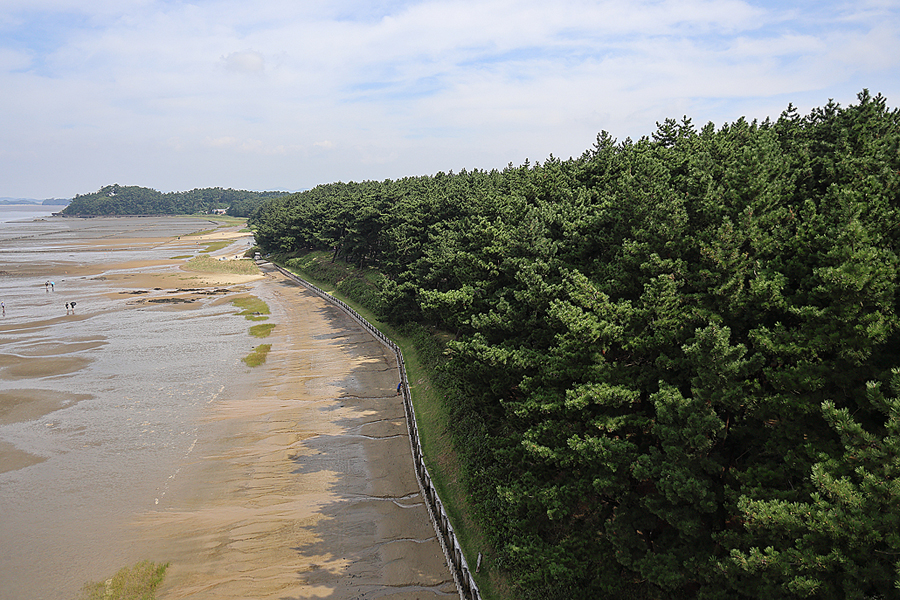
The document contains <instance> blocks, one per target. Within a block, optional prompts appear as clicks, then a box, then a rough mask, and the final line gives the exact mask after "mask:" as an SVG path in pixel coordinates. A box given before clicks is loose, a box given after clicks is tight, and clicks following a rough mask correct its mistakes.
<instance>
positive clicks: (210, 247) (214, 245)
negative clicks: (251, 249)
mask: <svg viewBox="0 0 900 600" xmlns="http://www.w3.org/2000/svg"><path fill="white" fill-rule="evenodd" d="M230 245H231V240H215V241H212V242H203V246H204V248H203V250H201V251H200V252H204V253H209V252H215V251H216V250H221V249H222V248H227V247H228V246H230Z"/></svg>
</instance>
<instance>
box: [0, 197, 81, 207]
mask: <svg viewBox="0 0 900 600" xmlns="http://www.w3.org/2000/svg"><path fill="white" fill-rule="evenodd" d="M71 201H72V199H71V198H49V199H47V200H35V199H34V198H9V197H3V198H0V205H2V206H9V205H10V204H14V205H22V204H39V205H41V206H57V205H59V206H65V205H66V204H68V203H69V202H71Z"/></svg>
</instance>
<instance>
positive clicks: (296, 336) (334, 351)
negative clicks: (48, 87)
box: [0, 239, 456, 600]
mask: <svg viewBox="0 0 900 600" xmlns="http://www.w3.org/2000/svg"><path fill="white" fill-rule="evenodd" d="M141 242H142V243H147V244H160V243H166V240H163V239H152V240H148V239H142V240H141ZM133 243H134V240H129V244H133ZM232 253H233V252H232ZM70 266H71V265H70ZM159 266H168V265H165V264H158V265H157V267H159ZM150 267H151V265H146V264H142V265H141V268H142V272H141V273H140V274H137V275H135V274H134V273H129V274H128V276H124V275H122V274H121V273H118V274H111V275H110V276H108V277H107V276H106V275H104V279H103V281H104V285H106V286H108V290H107V294H108V295H109V296H110V297H111V298H117V297H118V298H119V301H121V302H133V301H136V300H146V299H147V298H149V297H157V298H165V297H172V296H179V297H182V298H186V299H191V298H192V297H193V299H194V300H198V302H210V301H211V302H213V303H215V302H227V301H228V299H229V298H230V297H233V296H234V295H237V294H246V293H251V294H254V295H256V296H259V297H260V298H262V299H263V300H265V301H266V302H267V303H268V304H269V306H270V308H271V309H272V315H271V319H270V320H269V322H270V323H275V324H276V325H277V326H276V328H275V330H274V331H273V334H272V335H271V336H270V337H269V338H266V339H265V340H254V343H269V344H271V345H272V349H271V351H270V353H269V355H268V358H267V362H266V363H265V365H263V366H261V367H257V368H255V369H253V370H250V369H246V368H243V370H242V371H241V372H242V373H244V374H243V375H240V374H237V375H236V374H235V373H227V374H223V379H222V380H223V381H227V382H228V385H227V386H224V385H223V386H222V387H221V389H220V390H219V392H217V393H215V394H213V395H212V396H211V397H210V399H208V400H206V401H205V405H204V406H203V407H202V412H201V416H200V417H199V422H198V423H197V428H196V431H197V435H196V439H194V440H193V443H192V444H191V445H190V448H189V449H188V451H187V452H186V453H184V454H182V455H181V456H180V458H178V459H175V460H172V461H171V463H170V464H169V463H167V464H165V465H162V466H161V467H160V468H159V469H157V470H158V471H160V472H163V473H168V477H164V478H162V479H161V480H160V481H158V482H156V483H153V484H148V489H155V492H154V495H155V498H154V499H153V502H152V503H150V502H148V503H147V504H141V505H138V506H135V507H133V510H132V511H130V515H123V516H122V518H121V519H120V520H119V521H118V522H113V523H87V524H86V523H70V525H71V527H72V531H71V532H65V531H60V532H59V539H60V540H61V543H63V542H62V540H67V542H66V543H74V544H77V543H78V541H79V532H80V531H82V530H86V531H90V530H91V529H94V530H96V529H102V528H104V527H106V529H107V530H106V531H104V548H103V550H104V553H105V554H106V555H107V556H106V558H105V560H103V561H100V556H99V555H98V557H97V561H96V563H97V567H96V568H94V569H92V568H90V567H88V568H86V569H83V570H81V571H79V573H83V574H84V575H85V576H87V575H88V574H90V576H89V577H86V578H88V579H93V580H102V579H104V578H105V577H108V576H110V575H112V572H110V567H109V565H110V560H109V558H108V555H110V554H112V555H113V556H118V557H119V560H120V561H121V563H120V564H117V566H116V568H118V567H120V566H126V565H128V564H132V563H133V562H135V561H136V560H142V559H149V560H154V561H159V562H169V563H170V568H169V572H168V575H167V578H166V580H165V582H164V584H163V587H162V589H161V590H160V593H159V598H160V600H167V599H175V598H196V599H202V598H209V599H222V598H273V599H274V598H278V599H290V598H362V597H365V598H391V599H396V600H405V599H410V600H411V599H413V598H421V599H425V598H452V597H454V596H456V591H455V588H454V586H453V584H452V579H451V577H450V574H449V572H448V570H447V567H446V565H445V563H444V558H443V555H442V553H441V550H440V547H439V544H438V542H437V540H436V539H435V537H434V530H433V529H432V527H431V524H430V523H429V521H428V517H427V512H426V509H425V507H424V505H423V504H422V499H421V497H420V495H419V491H418V487H417V484H416V481H415V477H414V473H413V467H412V459H411V456H410V450H409V440H408V437H407V435H406V425H405V421H404V415H403V409H402V405H401V403H400V401H399V398H397V397H396V396H395V390H396V384H397V369H396V364H395V360H394V358H393V356H391V355H390V353H389V352H388V351H387V350H386V349H385V348H384V347H383V346H382V345H381V344H379V343H378V342H376V341H375V340H374V338H372V337H371V336H370V335H368V334H366V333H365V332H364V331H363V330H362V329H361V328H360V327H359V326H358V325H357V324H356V323H355V322H354V321H352V320H351V319H350V318H349V317H346V316H345V315H344V314H343V313H341V312H340V311H338V310H337V309H336V308H334V307H332V306H331V305H329V304H328V303H326V302H324V301H323V300H321V299H319V298H317V297H316V296H314V295H312V294H309V293H307V292H305V291H304V290H302V289H301V288H298V287H297V286H296V285H294V284H292V283H290V282H288V281H287V280H285V279H284V278H283V277H282V276H281V275H279V274H277V273H274V272H269V273H267V274H266V275H265V277H264V278H262V279H260V278H256V279H253V278H228V277H220V276H215V275H209V274H185V273H182V272H177V271H176V272H172V271H171V270H170V269H168V270H164V271H163V272H160V273H157V274H153V273H150V272H148V268H150ZM83 271H84V272H85V274H86V275H92V274H97V273H101V274H103V273H105V271H104V269H103V268H98V267H97V266H96V265H92V266H91V267H90V268H85V269H83ZM188 286H190V288H188ZM156 287H158V288H160V289H158V290H157V289H154V288H156ZM203 287H207V288H209V287H218V288H223V287H224V288H227V289H228V292H227V293H222V294H221V295H220V297H217V298H216V299H213V300H210V297H209V296H206V295H204V294H203V293H202V292H198V291H196V288H201V289H202V288H203ZM134 288H142V290H141V292H142V293H141V294H140V295H133V294H122V295H119V294H120V292H123V291H124V292H129V291H135V290H134ZM179 289H182V290H184V289H194V291H180V292H179V291H178V290H179ZM129 306H140V305H136V304H131V305H129ZM196 306H198V304H191V303H184V304H172V305H161V306H159V307H154V310H178V311H184V310H191V309H192V307H196ZM230 318H234V317H230ZM249 325H252V323H250V322H247V326H248V327H249ZM38 329H40V328H39V327H38ZM79 344H84V345H85V346H80V345H79ZM103 344H104V340H102V339H84V340H69V341H68V342H67V343H66V344H58V345H55V346H54V345H53V344H46V343H35V344H33V345H31V346H29V347H26V348H24V349H22V348H20V351H19V352H17V354H16V356H14V357H13V358H14V359H15V360H11V359H10V358H9V357H0V363H2V364H0V381H6V385H7V386H8V385H10V382H11V385H13V386H17V385H18V384H17V382H19V381H22V380H20V379H17V378H18V377H24V376H25V375H27V373H28V370H29V369H32V371H33V372H34V371H35V370H36V371H37V372H41V370H44V371H47V372H55V373H57V374H59V373H63V374H65V373H66V372H67V370H69V369H78V368H83V367H84V365H79V363H78V359H80V358H81V357H79V356H75V355H76V354H78V352H79V351H81V350H84V349H85V348H92V349H95V350H96V349H97V348H100V349H101V351H102V350H103ZM35 360H44V361H45V364H44V365H39V364H38V363H37V362H35ZM47 363H49V364H50V366H46V364H47ZM13 398H14V399H13ZM81 400H82V397H81V396H79V395H77V394H71V395H69V396H64V395H59V394H48V393H46V391H45V390H41V389H31V388H27V387H24V386H23V387H22V388H21V389H18V388H17V389H16V390H15V392H14V393H12V392H9V393H8V394H7V396H6V397H4V396H2V395H0V407H2V408H0V419H5V420H6V422H10V421H13V422H14V421H24V420H28V419H32V418H35V417H38V416H40V415H47V414H52V411H55V410H57V409H58V408H59V407H61V406H71V405H73V404H76V403H78V402H80V401H81ZM2 422H3V421H0V423H2ZM40 460H41V458H40V457H35V456H31V455H28V454H27V453H23V452H22V451H21V450H18V449H16V448H15V447H12V446H10V445H9V444H8V443H5V442H3V441H2V440H0V465H4V466H5V468H12V469H19V468H22V466H27V465H28V464H33V463H34V462H35V461H40ZM137 477H140V474H138V475H137ZM3 493H4V490H3V489H2V488H0V494H3ZM148 505H149V506H148ZM0 532H2V525H0ZM17 545H24V546H25V547H27V545H28V540H10V539H3V540H0V548H2V550H3V551H4V552H10V551H12V549H13V548H15V547H16V546H17ZM82 558H83V557H82ZM89 558H90V556H88V558H83V559H84V560H89ZM43 560H45V561H47V567H48V568H47V569H46V570H45V572H47V573H53V572H56V571H58V569H57V570H56V571H54V569H51V568H49V567H50V565H51V564H52V561H53V557H52V556H47V557H43ZM113 570H114V569H113ZM37 572H38V573H40V572H41V571H40V569H38V570H37ZM7 575H11V574H10V573H7ZM12 575H15V574H12ZM29 576H30V577H32V578H33V579H32V581H33V585H31V586H29V585H28V582H21V581H20V582H17V585H11V584H10V585H7V584H6V583H4V581H3V578H0V598H4V599H5V598H27V597H29V596H28V594H27V593H26V594H25V595H23V594H22V590H29V591H33V592H34V595H32V596H30V597H33V598H71V597H72V596H73V595H74V594H73V590H77V587H78V586H80V583H83V582H77V583H78V585H74V584H75V582H71V581H67V582H62V581H58V582H54V581H52V580H46V581H41V580H40V575H38V576H37V577H36V578H35V576H34V575H33V574H30V575H29ZM57 584H58V585H57Z"/></svg>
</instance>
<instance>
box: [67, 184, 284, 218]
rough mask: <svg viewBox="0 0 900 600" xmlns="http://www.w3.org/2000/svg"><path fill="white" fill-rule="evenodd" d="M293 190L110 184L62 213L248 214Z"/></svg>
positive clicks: (80, 214)
mask: <svg viewBox="0 0 900 600" xmlns="http://www.w3.org/2000/svg"><path fill="white" fill-rule="evenodd" d="M289 193H290V192H276V191H272V192H252V191H247V190H233V189H230V188H229V189H223V188H218V187H217V188H203V189H193V190H190V191H187V192H167V193H163V192H159V191H157V190H154V189H152V188H146V187H139V186H123V185H119V184H113V185H108V186H105V187H102V188H100V189H99V190H97V191H96V192H92V193H90V194H84V195H81V194H79V195H76V196H75V198H73V199H72V201H71V202H70V203H69V205H68V206H67V207H66V208H65V209H63V210H62V211H61V212H60V214H61V215H63V216H71V217H89V216H90V217H93V216H111V215H115V216H128V215H135V216H137V215H142V216H143V215H190V214H212V213H217V212H218V213H223V214H228V215H231V216H235V217H247V216H249V215H250V213H251V212H253V210H255V209H256V207H258V206H259V205H260V204H262V202H263V201H264V200H267V199H270V198H278V197H281V196H287V195H288V194H289Z"/></svg>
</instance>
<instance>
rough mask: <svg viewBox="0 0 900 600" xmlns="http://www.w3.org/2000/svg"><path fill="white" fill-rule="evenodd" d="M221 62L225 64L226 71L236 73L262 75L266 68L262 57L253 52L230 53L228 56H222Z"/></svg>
mask: <svg viewBox="0 0 900 600" xmlns="http://www.w3.org/2000/svg"><path fill="white" fill-rule="evenodd" d="M222 62H224V63H225V68H226V69H227V70H229V71H234V72H236V73H262V72H263V71H264V70H265V68H266V61H265V59H264V58H263V55H262V54H260V53H259V52H254V51H253V50H244V51H243V52H232V53H231V54H229V55H228V56H223V57H222Z"/></svg>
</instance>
